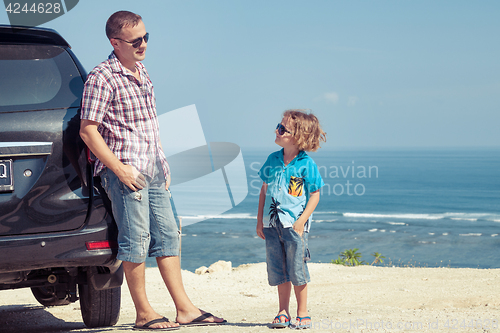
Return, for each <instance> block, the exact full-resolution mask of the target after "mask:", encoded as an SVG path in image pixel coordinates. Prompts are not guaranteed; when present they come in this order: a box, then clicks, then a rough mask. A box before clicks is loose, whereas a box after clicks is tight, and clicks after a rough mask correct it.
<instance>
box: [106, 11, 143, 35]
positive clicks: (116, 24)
mask: <svg viewBox="0 0 500 333" xmlns="http://www.w3.org/2000/svg"><path fill="white" fill-rule="evenodd" d="M140 21H142V17H141V16H140V15H137V14H134V13H132V12H129V11H126V10H121V11H118V12H116V13H114V14H113V15H111V16H110V17H109V18H108V21H107V22H106V36H107V37H108V39H111V38H115V37H118V36H120V34H121V32H122V29H123V27H127V26H131V27H135V26H136V25H138V24H139V22H140Z"/></svg>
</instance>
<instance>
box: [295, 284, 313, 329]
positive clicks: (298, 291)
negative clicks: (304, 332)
mask: <svg viewBox="0 0 500 333" xmlns="http://www.w3.org/2000/svg"><path fill="white" fill-rule="evenodd" d="M293 288H294V290H295V298H296V299H297V317H307V316H309V312H308V311H307V283H306V284H303V285H301V286H294V287H293ZM301 323H302V324H309V323H311V321H310V320H309V319H306V320H303V321H301Z"/></svg>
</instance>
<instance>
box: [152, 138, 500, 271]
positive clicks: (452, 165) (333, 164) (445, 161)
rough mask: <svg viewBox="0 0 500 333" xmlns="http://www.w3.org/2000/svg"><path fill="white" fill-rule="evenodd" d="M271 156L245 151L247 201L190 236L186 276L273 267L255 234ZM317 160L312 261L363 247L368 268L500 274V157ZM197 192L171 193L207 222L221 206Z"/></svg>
mask: <svg viewBox="0 0 500 333" xmlns="http://www.w3.org/2000/svg"><path fill="white" fill-rule="evenodd" d="M278 148H279V147H276V149H275V150H278ZM272 151H273V150H272V149H268V150H267V149H266V150H265V149H242V156H243V160H244V165H245V169H246V173H247V184H248V195H247V196H246V197H245V199H244V200H243V201H242V202H241V203H239V204H238V205H236V206H235V207H234V208H232V209H230V210H228V211H227V212H225V213H223V214H221V215H214V216H211V215H210V214H207V215H206V216H203V218H206V220H204V221H201V222H198V223H194V224H191V225H187V226H184V227H183V228H182V238H181V239H182V244H181V246H182V249H181V251H182V252H181V266H182V269H186V270H189V271H194V270H195V269H196V268H198V267H200V266H209V265H210V264H212V263H214V262H216V261H218V260H226V261H231V262H232V265H233V267H235V266H238V265H241V264H246V263H257V262H264V261H265V256H266V255H265V244H264V241H263V240H262V239H260V238H258V237H257V235H256V233H255V225H256V215H257V205H258V193H259V189H260V186H261V182H260V181H259V178H258V175H257V172H258V170H259V168H260V166H262V164H263V163H264V162H265V160H266V158H267V156H268V155H269V154H270V153H271V152H272ZM309 155H310V156H311V157H312V158H313V159H314V160H315V162H316V164H317V165H318V167H319V169H320V173H321V175H322V177H323V180H324V182H325V186H324V187H323V189H322V192H321V199H320V202H319V204H318V206H317V208H316V211H315V213H314V215H313V222H312V224H311V231H310V233H309V249H310V252H311V262H323V263H329V262H331V260H332V259H337V257H338V256H339V254H340V252H342V251H344V250H346V249H354V248H358V249H359V250H358V252H359V253H361V255H362V257H361V259H362V260H364V261H366V262H367V263H368V264H370V263H372V261H373V260H374V257H373V256H372V254H373V253H374V252H379V253H381V254H382V255H383V256H385V259H384V262H383V263H382V264H379V265H386V266H401V267H406V266H410V267H453V268H454V267H469V268H500V237H499V234H500V230H499V228H500V148H478V149H472V148H470V149H469V148H464V149H458V148H456V149H371V150H368V149H367V150H360V149H356V150H326V149H320V150H319V151H318V152H316V153H310V154H309ZM173 177H175V175H173ZM206 186H208V187H209V186H210V184H207V185H206ZM195 191H196V189H193V191H191V194H190V193H175V190H172V193H173V199H174V203H175V202H176V200H178V201H179V202H180V201H181V200H190V203H191V204H192V206H193V207H196V208H197V209H196V215H197V216H198V217H199V215H200V213H199V212H200V211H203V209H204V207H206V209H207V212H208V211H210V209H209V208H210V207H209V206H213V204H214V202H213V201H214V198H207V197H206V196H204V197H200V196H196V195H194V194H193V193H194V192H195ZM188 220H189V217H185V218H183V221H188ZM147 263H148V265H149V266H154V265H155V261H154V260H149V259H148V262H147Z"/></svg>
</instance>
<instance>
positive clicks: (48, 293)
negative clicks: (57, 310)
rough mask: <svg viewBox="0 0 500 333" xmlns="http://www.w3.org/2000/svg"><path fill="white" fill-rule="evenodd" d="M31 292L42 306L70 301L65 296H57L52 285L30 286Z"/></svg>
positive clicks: (66, 303) (57, 304) (64, 303)
mask: <svg viewBox="0 0 500 333" xmlns="http://www.w3.org/2000/svg"><path fill="white" fill-rule="evenodd" d="M31 292H32V293H33V296H35V298H36V300H37V301H38V303H40V304H42V305H43V306H59V305H68V304H69V303H70V302H69V300H68V299H66V298H59V297H58V296H57V293H56V291H55V289H54V287H48V288H46V287H32V288H31Z"/></svg>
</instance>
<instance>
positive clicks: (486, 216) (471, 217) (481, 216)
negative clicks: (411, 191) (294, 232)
mask: <svg viewBox="0 0 500 333" xmlns="http://www.w3.org/2000/svg"><path fill="white" fill-rule="evenodd" d="M342 216H344V217H354V218H372V219H373V218H375V219H408V220H444V219H447V220H454V221H471V222H476V221H480V220H482V221H491V222H500V219H499V218H500V215H498V214H490V213H440V214H412V213H394V214H376V213H343V214H342ZM388 223H390V224H396V223H397V222H388Z"/></svg>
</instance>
